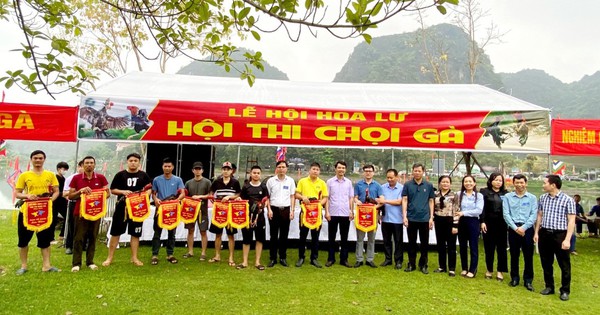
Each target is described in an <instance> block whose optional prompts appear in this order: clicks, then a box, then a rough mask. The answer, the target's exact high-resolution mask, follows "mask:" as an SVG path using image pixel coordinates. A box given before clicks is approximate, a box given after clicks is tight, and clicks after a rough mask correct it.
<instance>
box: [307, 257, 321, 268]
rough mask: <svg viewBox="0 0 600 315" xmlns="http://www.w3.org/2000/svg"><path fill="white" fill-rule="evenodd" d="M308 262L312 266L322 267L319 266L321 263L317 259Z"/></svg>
mask: <svg viewBox="0 0 600 315" xmlns="http://www.w3.org/2000/svg"><path fill="white" fill-rule="evenodd" d="M310 264H311V265H313V266H315V267H317V268H323V266H321V264H320V263H319V261H318V260H316V259H313V260H311V261H310Z"/></svg>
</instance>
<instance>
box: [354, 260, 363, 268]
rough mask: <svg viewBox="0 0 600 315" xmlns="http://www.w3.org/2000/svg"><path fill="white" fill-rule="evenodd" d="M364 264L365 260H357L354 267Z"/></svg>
mask: <svg viewBox="0 0 600 315" xmlns="http://www.w3.org/2000/svg"><path fill="white" fill-rule="evenodd" d="M362 265H363V262H362V261H357V262H356V263H355V264H354V268H358V267H360V266H362Z"/></svg>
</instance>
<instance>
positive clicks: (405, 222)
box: [404, 218, 408, 227]
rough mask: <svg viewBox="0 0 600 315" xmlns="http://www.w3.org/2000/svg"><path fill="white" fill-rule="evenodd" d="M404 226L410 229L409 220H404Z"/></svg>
mask: <svg viewBox="0 0 600 315" xmlns="http://www.w3.org/2000/svg"><path fill="white" fill-rule="evenodd" d="M404 226H406V227H408V219H407V218H404Z"/></svg>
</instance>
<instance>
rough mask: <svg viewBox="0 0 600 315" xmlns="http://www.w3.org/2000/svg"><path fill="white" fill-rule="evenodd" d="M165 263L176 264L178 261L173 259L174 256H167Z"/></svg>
mask: <svg viewBox="0 0 600 315" xmlns="http://www.w3.org/2000/svg"><path fill="white" fill-rule="evenodd" d="M167 261H168V262H170V263H172V264H176V263H178V262H179V261H178V260H177V258H175V257H174V256H169V257H167Z"/></svg>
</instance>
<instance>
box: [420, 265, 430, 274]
mask: <svg viewBox="0 0 600 315" xmlns="http://www.w3.org/2000/svg"><path fill="white" fill-rule="evenodd" d="M421 272H422V273H423V274H424V275H427V274H429V270H427V266H423V267H421Z"/></svg>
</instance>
